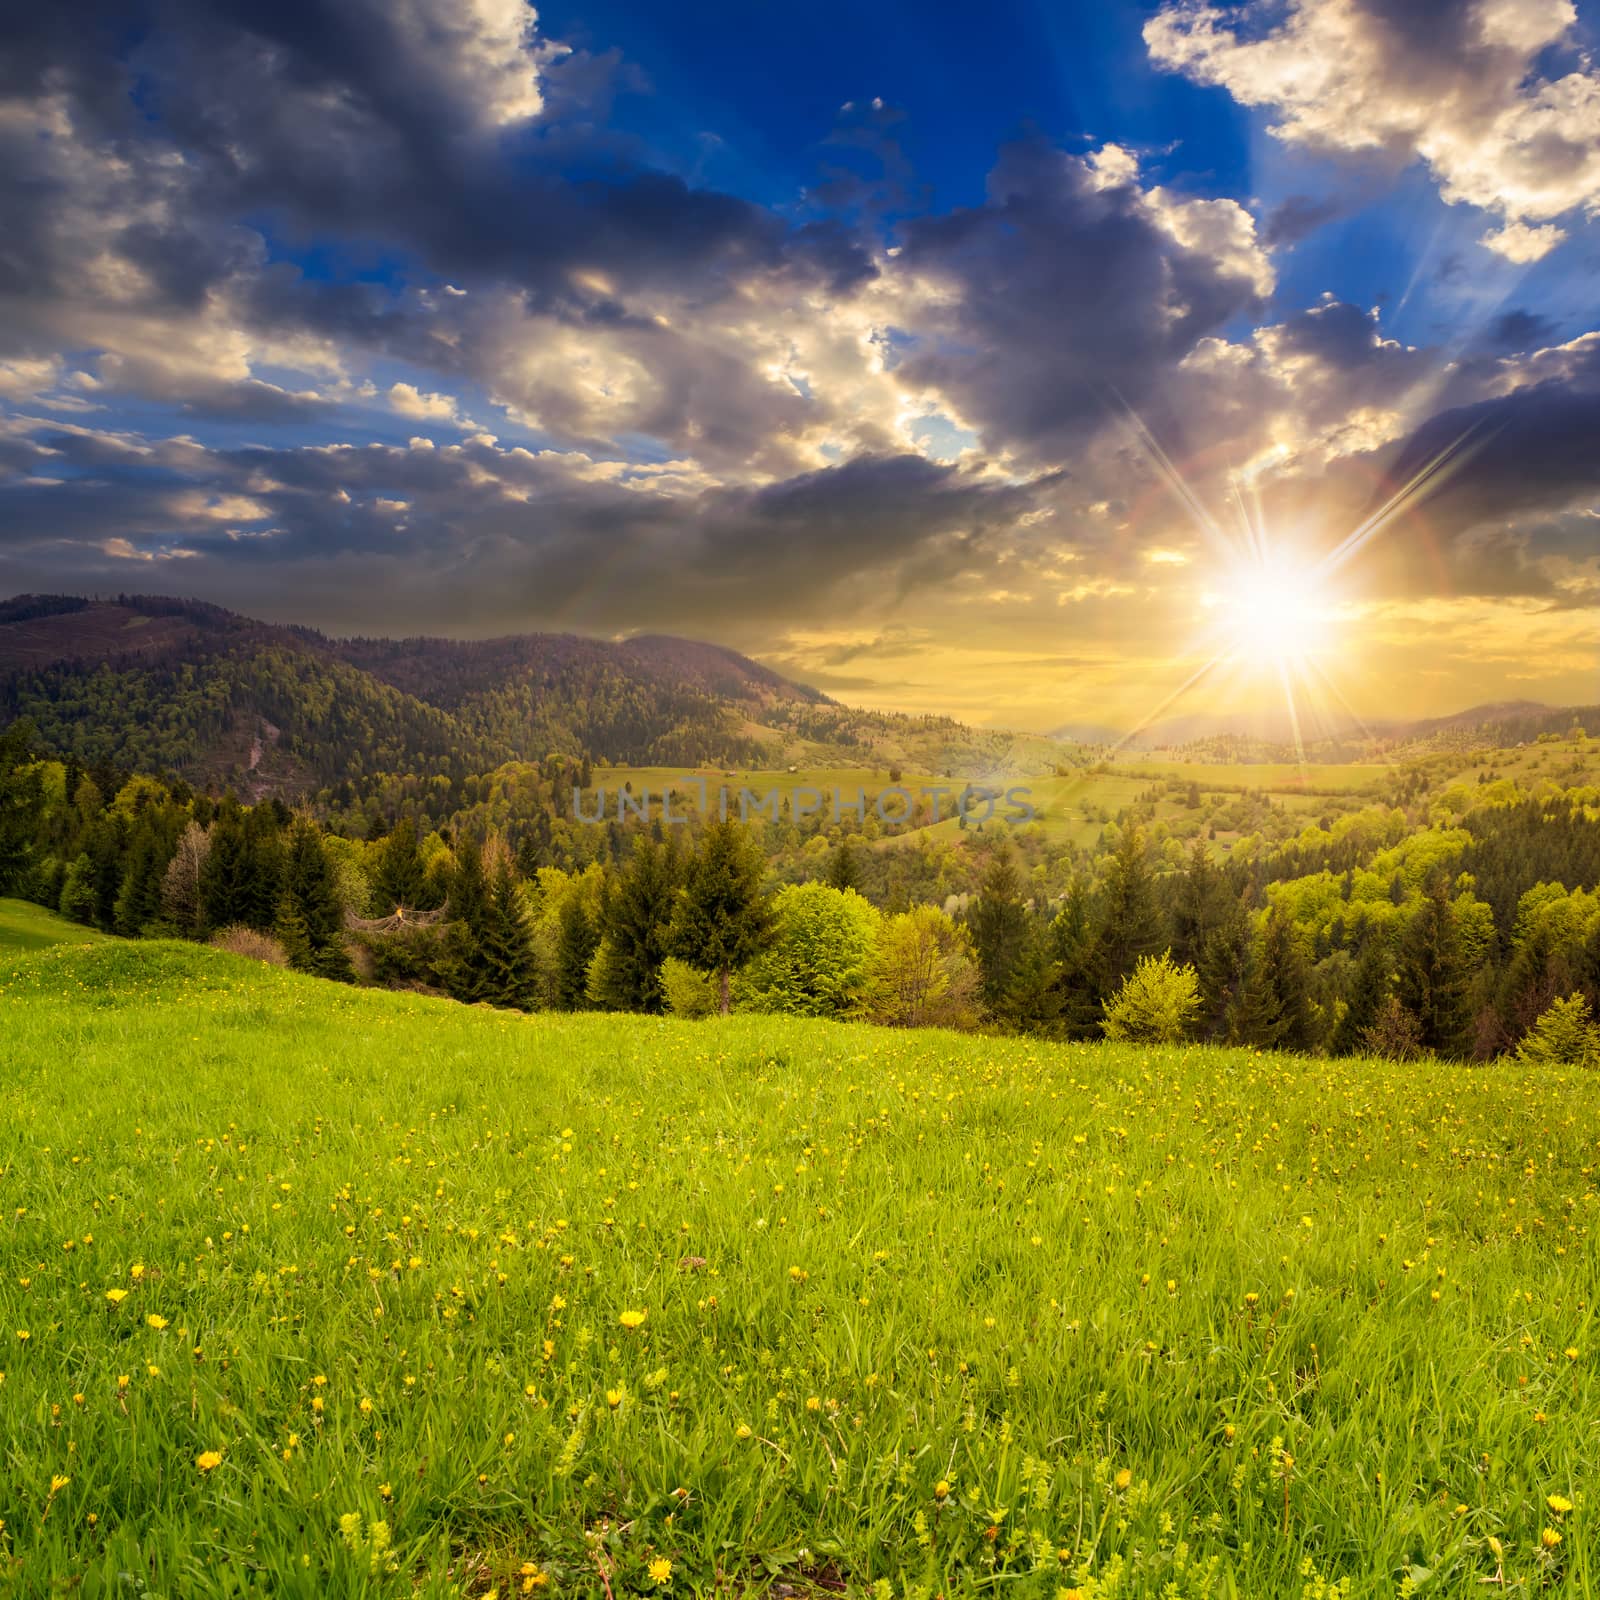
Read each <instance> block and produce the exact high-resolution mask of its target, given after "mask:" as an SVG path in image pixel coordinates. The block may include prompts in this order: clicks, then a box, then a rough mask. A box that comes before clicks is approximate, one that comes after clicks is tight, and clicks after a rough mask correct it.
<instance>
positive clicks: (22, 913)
mask: <svg viewBox="0 0 1600 1600" xmlns="http://www.w3.org/2000/svg"><path fill="white" fill-rule="evenodd" d="M105 937H106V936H105V935H104V934H103V933H96V932H95V930H94V929H93V928H86V927H84V926H83V924H82V923H80V922H69V921H68V920H67V919H66V918H65V917H58V916H57V915H56V914H55V912H53V911H46V910H45V909H44V907H43V906H36V905H30V904H29V903H28V901H26V900H6V899H0V952H5V951H11V950H42V949H44V947H45V946H46V945H52V944H60V943H62V942H63V941H65V942H66V943H68V944H99V943H102V942H103V941H104V940H105Z"/></svg>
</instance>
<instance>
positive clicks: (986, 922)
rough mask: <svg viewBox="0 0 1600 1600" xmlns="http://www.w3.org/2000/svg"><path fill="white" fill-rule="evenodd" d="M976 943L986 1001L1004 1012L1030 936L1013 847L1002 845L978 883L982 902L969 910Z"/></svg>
mask: <svg viewBox="0 0 1600 1600" xmlns="http://www.w3.org/2000/svg"><path fill="white" fill-rule="evenodd" d="M967 924H968V926H969V928H970V929H971V930H972V947H973V950H974V951H975V952H976V953H977V957H978V970H979V972H980V973H981V974H982V989H983V1003H984V1004H985V1005H986V1006H987V1007H988V1008H989V1009H990V1011H992V1012H996V1013H998V1012H1000V1011H1001V1010H1003V1008H1004V1005H1005V999H1006V993H1007V991H1008V990H1009V989H1010V987H1011V981H1012V979H1013V977H1014V976H1015V974H1016V969H1017V963H1018V962H1019V961H1020V960H1021V959H1022V956H1023V952H1024V950H1025V949H1026V946H1027V939H1028V908H1027V907H1026V906H1025V905H1024V904H1023V900H1022V879H1021V877H1020V876H1019V874H1018V872H1017V868H1016V863H1015V861H1013V859H1012V856H1011V847H1010V846H1009V845H1007V844H1001V845H999V846H998V847H997V848H996V849H995V850H994V852H993V853H992V854H991V855H990V857H989V866H988V869H987V870H986V871H985V873H984V875H983V881H982V883H981V884H980V885H979V887H978V903H977V904H976V905H975V906H973V908H972V910H971V911H970V912H968V914H967Z"/></svg>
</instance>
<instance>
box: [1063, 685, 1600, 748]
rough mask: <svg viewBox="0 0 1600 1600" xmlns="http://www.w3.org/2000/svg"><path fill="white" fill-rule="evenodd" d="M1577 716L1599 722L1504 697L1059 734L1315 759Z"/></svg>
mask: <svg viewBox="0 0 1600 1600" xmlns="http://www.w3.org/2000/svg"><path fill="white" fill-rule="evenodd" d="M1574 720H1577V721H1578V722H1580V723H1584V722H1587V724H1588V725H1589V726H1590V727H1591V728H1593V727H1596V726H1597V725H1600V707H1593V706H1590V707H1584V706H1578V707H1572V706H1548V705H1545V704H1543V703H1542V702H1540V701H1537V700H1504V701H1495V702H1492V703H1489V704H1485V705H1479V706H1470V707H1468V708H1467V709H1466V710H1464V711H1455V712H1451V713H1449V714H1448V715H1446V716H1439V717H1425V718H1418V719H1413V720H1397V719H1394V718H1372V719H1364V720H1363V719H1358V718H1356V717H1354V716H1352V715H1349V714H1347V713H1339V714H1338V715H1337V716H1335V717H1334V718H1333V719H1331V720H1328V719H1323V720H1319V721H1314V720H1310V719H1307V720H1306V721H1303V722H1302V724H1301V726H1300V728H1299V730H1298V733H1299V738H1298V740H1297V739H1296V730H1295V728H1294V727H1293V726H1292V725H1291V723H1290V721H1289V718H1288V716H1287V715H1286V714H1285V713H1284V712H1282V711H1273V710H1263V711H1260V712H1255V713H1245V712H1240V713H1231V714H1224V715H1216V714H1212V713H1207V712H1195V713H1193V714H1190V715H1185V716H1178V717H1168V718H1164V719H1163V720H1161V721H1159V722H1153V723H1151V724H1149V725H1148V726H1146V727H1143V728H1140V729H1138V730H1137V731H1134V732H1128V731H1126V730H1123V731H1118V730H1115V729H1111V728H1107V727H1102V726H1092V725H1086V726H1077V725H1068V726H1066V727H1063V728H1059V729H1057V730H1056V734H1055V736H1056V737H1057V738H1061V739H1070V740H1074V741H1076V742H1079V743H1083V744H1095V745H1100V744H1111V745H1119V746H1121V748H1123V749H1124V750H1128V751H1136V752H1141V753H1148V752H1150V751H1157V750H1159V751H1162V752H1166V753H1174V754H1177V753H1181V754H1182V755H1184V756H1185V757H1186V758H1188V759H1192V760H1209V761H1222V762H1259V761H1286V760H1294V759H1296V757H1297V755H1298V754H1299V753H1300V752H1302V751H1303V753H1304V755H1305V758H1306V759H1307V760H1310V761H1313V762H1333V763H1340V762H1347V761H1356V760H1363V759H1373V758H1377V757H1390V758H1392V757H1394V756H1395V755H1397V754H1421V753H1423V752H1425V751H1428V750H1436V749H1469V748H1480V747H1487V746H1508V745H1515V744H1518V743H1520V742H1522V741H1525V740H1529V739H1536V738H1538V737H1539V735H1540V734H1541V733H1563V732H1565V731H1566V730H1567V729H1568V728H1569V727H1570V726H1571V725H1572V723H1573V721H1574Z"/></svg>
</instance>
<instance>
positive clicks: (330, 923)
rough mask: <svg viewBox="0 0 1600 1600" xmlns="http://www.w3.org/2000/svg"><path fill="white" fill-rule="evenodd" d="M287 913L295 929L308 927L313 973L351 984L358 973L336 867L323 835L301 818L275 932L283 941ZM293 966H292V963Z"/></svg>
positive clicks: (287, 862) (286, 863) (286, 861)
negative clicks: (346, 933)
mask: <svg viewBox="0 0 1600 1600" xmlns="http://www.w3.org/2000/svg"><path fill="white" fill-rule="evenodd" d="M285 907H287V911H288V923H289V925H290V926H291V928H297V927H298V925H299V924H302V923H303V924H304V927H305V937H306V942H307V944H308V945H309V946H310V951H311V958H310V959H311V966H310V968H309V969H308V970H310V971H313V972H316V973H319V974H320V975H321V976H322V977H325V978H338V979H341V980H344V981H349V980H350V979H351V978H352V977H353V976H354V973H353V972H352V970H351V967H350V957H349V954H348V953H347V951H346V950H345V946H344V906H343V904H342V903H341V902H340V899H339V892H338V887H337V884H336V882H335V879H334V875H333V864H332V863H331V862H330V861H329V860H328V853H327V851H326V850H325V849H323V846H322V835H321V834H320V833H319V832H318V831H317V828H316V826H315V824H313V823H312V822H311V821H310V819H309V818H306V817H299V818H297V819H296V820H295V822H294V825H293V826H292V827H291V829H290V831H289V848H288V851H287V854H286V856H285V859H284V864H283V888H282V892H281V894H280V896H279V909H278V916H277V919H276V923H275V927H274V931H275V932H277V934H278V937H279V938H280V939H281V940H283V942H284V948H285V949H286V950H287V949H288V948H289V944H288V940H287V939H285V938H284V935H283V932H282V930H283V928H284V926H285ZM291 964H292V961H291Z"/></svg>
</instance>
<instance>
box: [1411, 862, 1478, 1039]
mask: <svg viewBox="0 0 1600 1600" xmlns="http://www.w3.org/2000/svg"><path fill="white" fill-rule="evenodd" d="M1399 966H1400V971H1399V980H1400V981H1399V1000H1400V1003H1401V1005H1403V1006H1404V1007H1405V1009H1406V1010H1407V1011H1408V1012H1410V1014H1411V1015H1412V1016H1413V1017H1415V1018H1416V1020H1417V1026H1418V1029H1419V1034H1420V1040H1421V1044H1422V1047H1423V1048H1424V1049H1426V1050H1433V1051H1435V1052H1437V1053H1438V1054H1439V1055H1442V1056H1451V1055H1457V1054H1459V1053H1460V1051H1461V1050H1462V1048H1463V1042H1464V1040H1465V1036H1466V1032H1467V972H1466V963H1465V962H1464V961H1463V959H1462V955H1461V940H1460V935H1459V933H1458V931H1457V928H1456V920H1455V909H1454V907H1453V906H1452V905H1451V904H1450V900H1449V896H1448V894H1447V891H1446V887H1445V881H1444V879H1443V877H1442V876H1439V877H1435V878H1434V879H1433V880H1432V881H1431V882H1430V883H1429V885H1428V887H1427V889H1426V890H1425V891H1424V892H1423V896H1422V903H1421V905H1419V906H1418V907H1417V909H1416V911H1414V912H1413V913H1412V916H1411V922H1410V924H1409V926H1408V927H1407V929H1406V932H1405V937H1404V938H1403V939H1402V941H1401V945H1400V963H1399Z"/></svg>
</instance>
